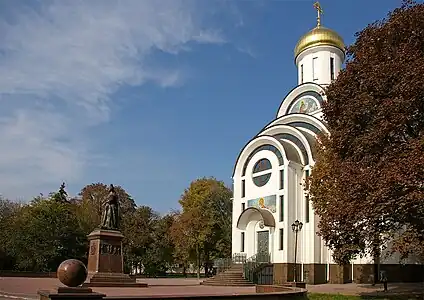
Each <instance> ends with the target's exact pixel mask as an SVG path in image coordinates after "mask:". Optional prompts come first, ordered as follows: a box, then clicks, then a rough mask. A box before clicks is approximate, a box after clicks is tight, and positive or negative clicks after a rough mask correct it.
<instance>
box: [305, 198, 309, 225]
mask: <svg viewBox="0 0 424 300" xmlns="http://www.w3.org/2000/svg"><path fill="white" fill-rule="evenodd" d="M305 222H306V223H309V195H305Z"/></svg>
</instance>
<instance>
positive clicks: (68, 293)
mask: <svg viewBox="0 0 424 300" xmlns="http://www.w3.org/2000/svg"><path fill="white" fill-rule="evenodd" d="M38 294H39V295H40V300H50V299H52V300H62V299H68V300H69V299H75V300H85V299H90V300H102V299H103V297H105V296H106V295H104V294H99V293H95V292H93V291H92V290H91V289H89V288H83V287H75V288H71V287H59V288H58V289H57V290H55V291H39V292H38Z"/></svg>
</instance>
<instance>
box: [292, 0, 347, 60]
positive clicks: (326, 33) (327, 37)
mask: <svg viewBox="0 0 424 300" xmlns="http://www.w3.org/2000/svg"><path fill="white" fill-rule="evenodd" d="M314 8H315V9H316V10H317V13H318V15H317V26H316V27H315V28H314V29H312V30H311V31H309V32H308V33H306V34H304V35H303V36H302V37H301V38H300V40H299V41H298V42H297V44H296V47H295V48H294V57H295V59H296V58H297V56H298V55H299V54H300V53H302V52H303V51H305V50H306V49H309V48H312V47H316V46H334V47H336V48H339V49H340V50H341V51H343V53H344V52H345V44H344V41H343V38H342V37H341V36H340V35H339V34H338V33H337V32H335V31H334V30H332V29H329V28H326V27H323V26H321V14H322V8H321V5H320V4H319V2H318V1H317V2H315V3H314Z"/></svg>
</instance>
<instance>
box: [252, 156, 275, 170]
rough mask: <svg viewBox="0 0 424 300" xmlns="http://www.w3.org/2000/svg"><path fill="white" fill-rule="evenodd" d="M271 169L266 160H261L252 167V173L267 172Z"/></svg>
mask: <svg viewBox="0 0 424 300" xmlns="http://www.w3.org/2000/svg"><path fill="white" fill-rule="evenodd" d="M271 168H272V166H271V162H270V161H269V160H268V159H266V158H263V159H261V160H259V161H258V162H257V163H256V164H255V166H254V167H253V173H258V172H262V171H266V170H269V169H271Z"/></svg>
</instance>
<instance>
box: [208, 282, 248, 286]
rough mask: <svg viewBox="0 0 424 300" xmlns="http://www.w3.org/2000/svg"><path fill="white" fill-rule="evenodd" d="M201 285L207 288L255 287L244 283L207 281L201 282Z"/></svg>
mask: <svg viewBox="0 0 424 300" xmlns="http://www.w3.org/2000/svg"><path fill="white" fill-rule="evenodd" d="M201 284H202V285H207V286H255V285H254V284H253V283H251V282H248V281H244V282H229V281H208V282H205V281H204V282H202V283H201Z"/></svg>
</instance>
